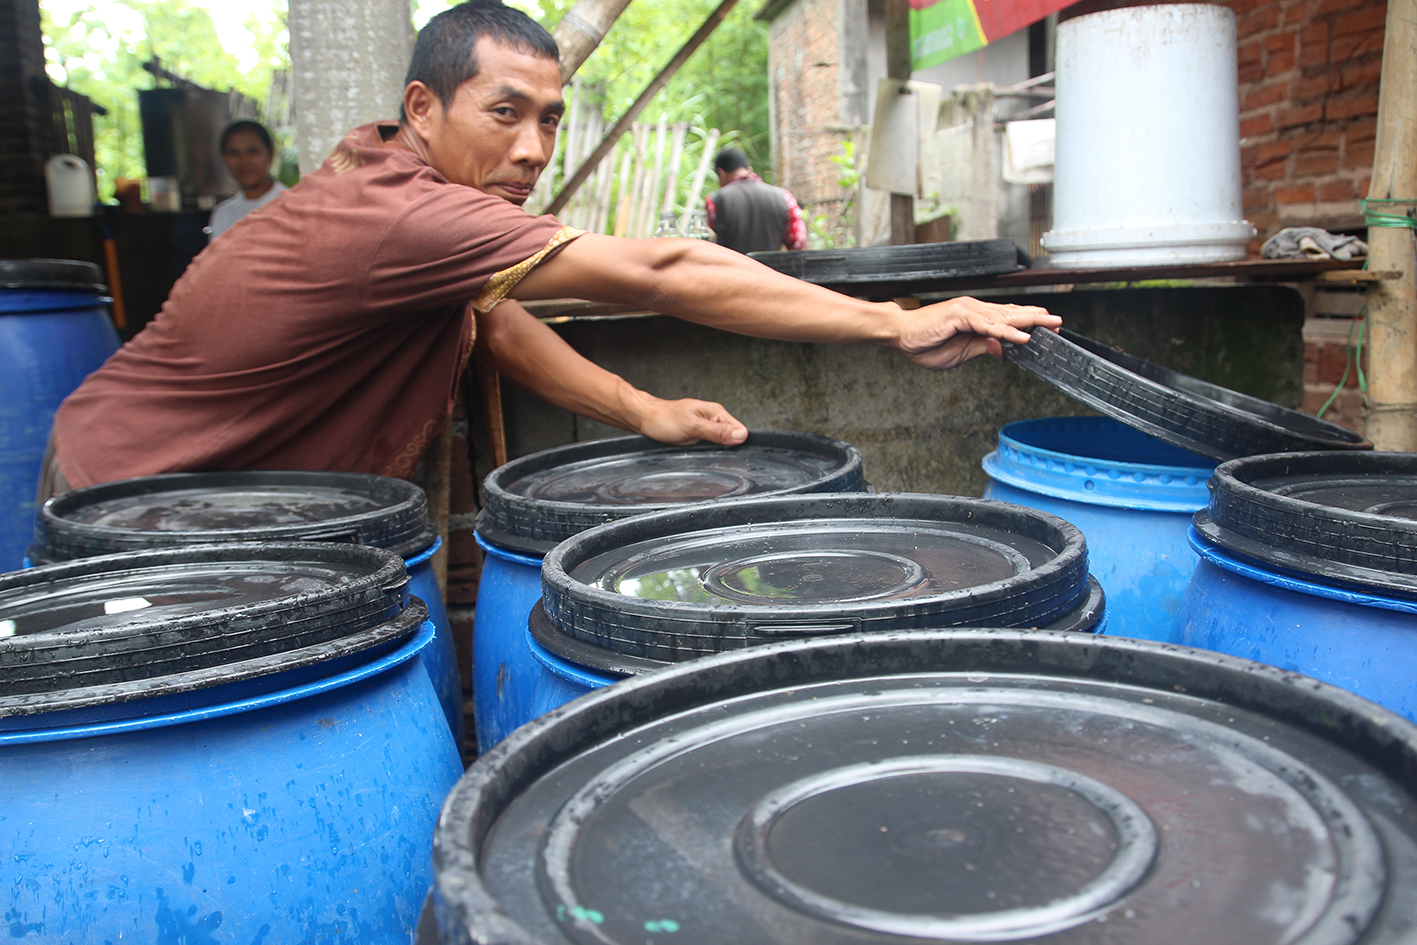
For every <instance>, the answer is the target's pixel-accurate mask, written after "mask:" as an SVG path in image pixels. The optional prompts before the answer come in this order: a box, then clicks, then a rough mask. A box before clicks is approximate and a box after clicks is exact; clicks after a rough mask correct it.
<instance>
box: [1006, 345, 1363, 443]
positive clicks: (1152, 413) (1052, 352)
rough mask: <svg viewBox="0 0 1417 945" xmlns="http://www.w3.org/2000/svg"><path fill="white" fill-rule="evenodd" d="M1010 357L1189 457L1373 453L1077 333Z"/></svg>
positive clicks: (1301, 417) (1327, 426)
mask: <svg viewBox="0 0 1417 945" xmlns="http://www.w3.org/2000/svg"><path fill="white" fill-rule="evenodd" d="M1032 335H1033V338H1032V340H1031V341H1029V343H1028V344H1026V345H1005V346H1004V353H1005V355H1006V356H1007V357H1008V358H1009V359H1010V360H1011V361H1013V362H1014V363H1015V364H1017V365H1018V366H1019V367H1021V368H1023V369H1024V370H1025V371H1027V372H1028V373H1030V374H1032V375H1034V376H1035V377H1037V378H1040V379H1041V380H1044V381H1046V382H1048V383H1049V384H1051V385H1052V386H1054V387H1056V388H1057V389H1058V390H1060V391H1062V392H1063V393H1065V394H1067V395H1068V396H1070V397H1072V398H1074V399H1075V400H1078V401H1079V402H1081V403H1084V404H1087V405H1088V406H1089V407H1092V408H1094V409H1096V410H1099V411H1101V412H1102V413H1104V414H1106V415H1107V416H1109V417H1113V418H1115V419H1117V420H1120V421H1122V422H1123V423H1125V424H1127V425H1128V426H1132V427H1135V428H1136V429H1138V430H1141V431H1142V432H1143V433H1148V434H1150V435H1152V436H1154V437H1156V438H1158V439H1161V440H1165V441H1166V442H1167V443H1170V444H1171V445H1173V446H1179V447H1180V448H1181V449H1183V450H1189V451H1190V452H1192V453H1199V454H1200V455H1202V456H1208V457H1210V458H1211V459H1216V460H1227V459H1235V458H1236V457H1239V456H1253V455H1256V454H1259V453H1283V452H1299V451H1304V450H1371V449H1372V448H1373V444H1372V443H1369V442H1368V441H1367V440H1365V439H1363V438H1362V437H1361V436H1359V435H1358V434H1356V433H1353V432H1352V431H1350V430H1345V429H1344V428H1343V427H1340V426H1338V425H1337V424H1333V423H1329V422H1328V421H1326V420H1319V419H1317V418H1315V417H1311V416H1309V415H1308V414H1304V413H1300V412H1299V411H1297V410H1290V409H1289V408H1287V407H1281V406H1279V405H1278V404H1273V403H1270V402H1269V401H1267V400H1260V399H1259V398H1258V397H1249V396H1247V395H1245V394H1239V393H1236V392H1235V391H1233V390H1228V389H1227V388H1224V387H1221V386H1219V385H1217V384H1210V383H1207V382H1206V381H1201V380H1197V379H1196V378H1194V377H1188V376H1186V375H1185V374H1181V373H1178V372H1176V371H1172V370H1170V369H1169V368H1164V367H1161V366H1160V365H1157V364H1152V363H1151V362H1150V361H1145V360H1143V359H1141V358H1138V357H1134V356H1132V355H1129V354H1125V353H1123V352H1121V351H1118V350H1117V349H1115V348H1110V347H1108V346H1107V345H1104V344H1099V343H1098V342H1096V341H1093V340H1092V339H1090V338H1085V337H1083V336H1082V335H1079V334H1077V333H1075V332H1071V331H1068V330H1066V329H1063V330H1062V331H1059V332H1053V331H1047V330H1040V331H1034V332H1032Z"/></svg>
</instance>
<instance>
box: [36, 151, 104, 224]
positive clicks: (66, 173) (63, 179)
mask: <svg viewBox="0 0 1417 945" xmlns="http://www.w3.org/2000/svg"><path fill="white" fill-rule="evenodd" d="M44 185H45V188H46V189H47V190H48V191H49V215H50V216H52V217H91V216H93V204H94V183H93V172H92V171H90V170H89V165H88V162H87V161H85V160H84V159H83V158H81V157H75V156H74V155H72V154H56V155H54V156H53V157H52V158H50V159H49V160H47V161H45V162H44Z"/></svg>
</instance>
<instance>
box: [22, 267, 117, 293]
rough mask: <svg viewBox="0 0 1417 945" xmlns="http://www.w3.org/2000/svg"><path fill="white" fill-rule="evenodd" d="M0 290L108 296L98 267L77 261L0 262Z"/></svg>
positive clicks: (106, 287)
mask: <svg viewBox="0 0 1417 945" xmlns="http://www.w3.org/2000/svg"><path fill="white" fill-rule="evenodd" d="M0 289H48V290H51V291H61V292H91V293H94V294H96V295H107V294H108V286H106V285H104V284H103V273H101V272H100V271H99V268H98V266H96V265H94V264H93V263H91V262H83V261H81V260H78V259H0Z"/></svg>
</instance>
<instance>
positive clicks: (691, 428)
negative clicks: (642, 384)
mask: <svg viewBox="0 0 1417 945" xmlns="http://www.w3.org/2000/svg"><path fill="white" fill-rule="evenodd" d="M638 426H639V432H640V433H642V434H643V435H645V436H647V437H649V438H650V439H652V440H658V441H659V442H661V443H672V444H674V445H676V446H689V445H691V444H693V443H697V442H699V441H700V440H706V441H708V442H709V443H717V444H719V445H720V446H737V445H738V444H739V443H742V442H743V441H744V440H746V439H747V438H748V428H747V427H745V426H743V424H741V423H739V422H738V420H737V418H735V417H734V416H733V415H732V414H730V413H729V412H728V411H727V410H725V409H724V408H723V405H722V404H715V403H710V402H709V401H706V400H694V399H692V398H687V397H686V398H684V399H683V400H660V399H659V398H657V397H656V398H653V399H652V400H651V401H650V402H648V403H647V404H646V405H645V406H644V408H643V413H642V415H641V416H640V418H639V424H638Z"/></svg>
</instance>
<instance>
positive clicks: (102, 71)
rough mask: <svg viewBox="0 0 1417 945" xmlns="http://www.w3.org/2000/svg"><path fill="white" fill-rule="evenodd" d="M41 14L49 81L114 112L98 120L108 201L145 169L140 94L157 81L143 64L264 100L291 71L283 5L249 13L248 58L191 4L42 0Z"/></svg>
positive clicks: (176, 0) (180, 0)
mask: <svg viewBox="0 0 1417 945" xmlns="http://www.w3.org/2000/svg"><path fill="white" fill-rule="evenodd" d="M40 12H41V16H42V18H43V20H42V22H43V28H44V42H45V57H46V59H47V63H48V71H49V75H50V78H51V79H52V80H53V81H54V82H55V83H56V84H58V85H64V86H68V87H69V88H71V89H73V90H74V91H76V92H79V93H81V94H83V95H87V96H88V97H89V98H91V99H92V100H93V101H94V102H95V103H96V104H98V105H100V106H102V107H103V108H104V109H106V110H107V111H108V114H107V115H106V116H102V115H95V116H94V154H95V160H96V162H97V164H98V168H97V170H98V175H99V192H100V196H102V197H110V196H112V193H113V182H114V180H115V179H116V178H119V177H141V176H143V175H144V172H145V171H144V163H143V136H142V124H141V121H140V120H139V117H138V91H139V90H140V89H151V88H156V87H158V83H157V80H156V79H154V78H153V76H152V75H150V74H149V73H148V72H146V71H144V69H143V63H144V62H147V61H148V60H150V59H153V58H157V59H158V60H160V62H161V63H162V66H163V68H164V69H167V70H168V71H169V72H173V73H176V74H178V75H182V76H185V77H187V78H189V79H191V80H192V81H194V82H196V83H197V84H198V85H202V86H205V87H207V88H211V89H218V90H221V91H226V90H229V89H234V90H236V91H238V92H241V93H242V94H244V95H246V96H247V97H249V98H252V99H255V100H256V101H258V102H260V101H263V100H264V99H265V97H266V94H267V92H268V91H269V88H270V80H271V75H272V74H273V73H274V72H275V71H277V70H279V69H289V57H288V55H287V53H286V44H287V40H286V30H285V4H284V3H281V4H280V5H279V7H278V8H276V9H275V15H274V16H272V17H270V18H262V17H259V16H256V15H254V14H251V15H248V16H247V19H246V25H247V28H248V29H249V30H250V31H251V48H250V50H249V54H248V55H247V56H246V57H245V60H246V61H241V60H238V58H237V56H236V55H234V54H232V53H231V52H229V51H228V50H227V49H225V48H224V47H223V45H222V42H221V40H220V38H219V37H218V36H217V30H216V26H215V24H214V23H213V22H212V18H211V15H210V14H209V13H207V11H206V10H205V9H203V8H202V7H199V6H197V5H195V4H194V3H192V2H191V0H102V2H99V0H90V2H88V3H86V4H78V5H75V4H72V3H58V2H54V0H42V2H41V5H40ZM243 52H245V51H243Z"/></svg>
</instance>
